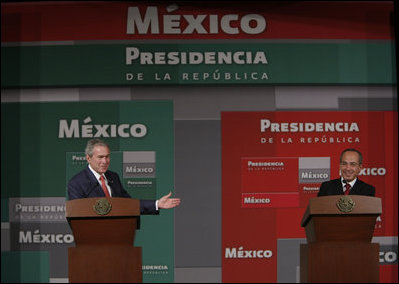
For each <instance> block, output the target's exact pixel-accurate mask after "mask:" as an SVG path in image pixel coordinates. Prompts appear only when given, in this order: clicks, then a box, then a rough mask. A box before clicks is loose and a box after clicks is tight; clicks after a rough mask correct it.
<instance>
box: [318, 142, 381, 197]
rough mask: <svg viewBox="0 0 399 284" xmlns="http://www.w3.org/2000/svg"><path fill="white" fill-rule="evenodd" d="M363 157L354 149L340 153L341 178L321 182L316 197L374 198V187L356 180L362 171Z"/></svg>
mask: <svg viewBox="0 0 399 284" xmlns="http://www.w3.org/2000/svg"><path fill="white" fill-rule="evenodd" d="M362 162H363V156H362V153H361V152H360V151H358V150H356V149H353V148H348V149H345V150H344V151H342V153H341V156H340V160H339V164H340V170H341V178H339V179H334V180H330V181H326V182H323V183H322V184H321V186H320V189H319V193H318V194H317V196H327V195H342V194H345V195H348V194H350V195H368V196H375V188H374V186H372V185H370V184H367V183H365V182H363V181H361V180H359V179H358V178H357V176H358V175H359V173H360V171H361V169H362Z"/></svg>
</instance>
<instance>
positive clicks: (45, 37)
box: [1, 1, 393, 42]
mask: <svg viewBox="0 0 399 284" xmlns="http://www.w3.org/2000/svg"><path fill="white" fill-rule="evenodd" d="M169 4H170V3H166V2H165V3H160V2H148V1H147V2H130V3H129V2H43V3H37V2H36V3H26V2H25V3H2V4H1V41H2V42H29V41H67V40H134V39H238V38H241V39H392V38H393V27H392V22H393V21H392V20H391V17H392V14H393V1H385V2H380V1H376V2H367V1H365V2H357V1H354V2H348V3H347V2H344V1H342V2H340V1H337V2H311V1H309V2H302V1H299V2H286V1H281V2H266V3H262V2H260V1H259V2H250V1H248V2H233V3H232V4H230V5H229V6H228V7H226V2H210V3H206V4H204V2H202V1H189V2H188V1H187V2H181V3H179V2H178V6H177V8H176V7H175V9H172V10H169V11H168V10H167V5H169ZM148 6H153V7H157V11H158V14H159V15H160V16H159V17H158V18H159V27H160V32H159V34H139V35H137V34H127V14H128V7H139V11H140V13H141V17H144V14H145V12H146V9H147V7H148ZM248 14H259V15H261V16H263V17H264V19H265V20H266V28H265V29H264V31H263V32H261V33H259V34H247V33H245V32H243V31H242V29H241V25H240V21H241V19H242V17H243V16H245V15H248ZM184 15H189V17H191V19H197V20H198V22H200V25H201V27H203V29H201V30H200V29H195V30H194V32H193V33H188V34H184V31H185V30H186V28H187V27H188V26H189V25H190V23H189V20H186V18H185V17H184ZM190 15H191V16H190ZM199 15H205V17H204V18H203V20H202V21H199V18H198V17H199ZM210 15H214V16H213V18H214V19H215V18H217V19H218V21H216V23H218V24H217V32H216V33H214V31H215V30H214V31H213V32H210ZM225 15H238V19H237V20H232V21H230V22H229V23H230V24H229V25H230V26H231V27H232V28H233V29H234V28H238V33H237V34H230V33H228V32H225V31H223V29H222V28H221V26H220V25H221V24H220V22H221V19H222V18H223V17H224V16H225ZM164 16H177V17H180V18H179V20H178V25H179V26H178V29H180V30H181V33H180V34H167V33H164V25H163V23H164V21H163V19H164ZM233 19H234V17H233ZM173 21H176V20H173ZM192 23H193V22H192ZM173 25H174V24H173ZM197 25H198V23H197ZM249 25H250V26H252V27H253V26H254V25H255V26H256V22H255V21H250V22H249ZM214 29H215V26H214Z"/></svg>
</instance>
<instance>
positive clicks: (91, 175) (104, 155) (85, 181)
mask: <svg viewBox="0 0 399 284" xmlns="http://www.w3.org/2000/svg"><path fill="white" fill-rule="evenodd" d="M85 154H86V160H87V162H88V163H89V164H88V166H87V167H86V168H85V169H84V170H82V171H81V172H79V173H77V174H76V175H75V176H73V177H72V178H71V179H70V180H69V182H68V199H69V200H73V199H79V198H89V197H126V198H131V196H130V195H129V193H128V192H127V191H126V190H125V189H124V188H123V186H122V183H121V181H120V178H119V176H118V174H117V173H115V172H112V171H109V170H108V167H109V165H110V154H111V151H110V148H109V145H108V144H107V143H105V142H104V141H102V140H100V139H92V140H90V141H88V142H87V146H86V150H85ZM171 195H172V192H170V193H169V194H167V195H165V196H163V197H161V198H160V199H158V200H140V214H159V209H170V208H174V207H176V206H178V205H179V204H180V198H170V197H171Z"/></svg>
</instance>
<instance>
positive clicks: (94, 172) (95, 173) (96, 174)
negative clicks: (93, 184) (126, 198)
mask: <svg viewBox="0 0 399 284" xmlns="http://www.w3.org/2000/svg"><path fill="white" fill-rule="evenodd" d="M89 169H90V171H91V172H92V173H93V175H94V176H95V177H96V180H100V177H101V175H100V174H99V173H98V172H96V171H95V170H93V168H92V167H91V166H90V164H89ZM104 178H105V179H107V178H106V176H105V175H104Z"/></svg>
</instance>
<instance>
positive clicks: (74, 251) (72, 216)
mask: <svg viewBox="0 0 399 284" xmlns="http://www.w3.org/2000/svg"><path fill="white" fill-rule="evenodd" d="M66 217H67V220H68V223H69V225H70V226H71V228H72V232H73V235H74V238H75V245H76V247H72V248H69V249H68V275H69V282H108V283H110V282H142V258H141V247H134V246H133V242H134V236H135V231H136V229H137V227H138V225H139V218H140V201H139V200H136V199H131V198H85V199H75V200H71V201H67V202H66Z"/></svg>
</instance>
